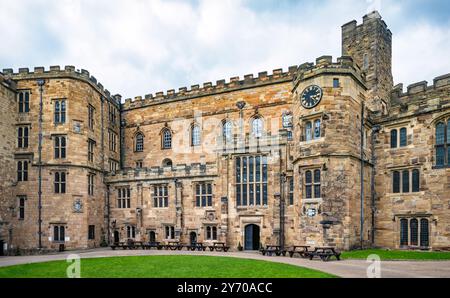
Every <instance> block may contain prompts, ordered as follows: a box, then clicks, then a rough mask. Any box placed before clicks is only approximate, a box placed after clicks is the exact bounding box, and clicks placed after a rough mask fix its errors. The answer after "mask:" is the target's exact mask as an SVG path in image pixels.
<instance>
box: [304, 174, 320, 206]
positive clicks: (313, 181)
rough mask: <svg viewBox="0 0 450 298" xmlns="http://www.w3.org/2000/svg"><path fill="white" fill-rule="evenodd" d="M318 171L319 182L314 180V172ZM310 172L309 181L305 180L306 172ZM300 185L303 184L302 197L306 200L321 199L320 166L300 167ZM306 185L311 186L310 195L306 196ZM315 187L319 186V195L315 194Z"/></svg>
mask: <svg viewBox="0 0 450 298" xmlns="http://www.w3.org/2000/svg"><path fill="white" fill-rule="evenodd" d="M317 171H319V175H320V178H319V182H317V181H316V179H315V178H316V175H315V174H316V172H317ZM308 172H310V173H311V182H307V181H306V180H307V173H308ZM302 176H303V177H302V185H303V190H304V191H303V199H304V200H306V201H311V200H320V199H322V194H323V193H322V167H321V166H316V167H308V168H304V169H302ZM308 187H311V197H310V198H308V197H307V196H308V193H307V189H308ZM316 187H319V194H320V195H319V196H316Z"/></svg>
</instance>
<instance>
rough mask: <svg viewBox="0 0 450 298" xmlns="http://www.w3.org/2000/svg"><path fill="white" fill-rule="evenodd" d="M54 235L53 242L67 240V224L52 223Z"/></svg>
mask: <svg viewBox="0 0 450 298" xmlns="http://www.w3.org/2000/svg"><path fill="white" fill-rule="evenodd" d="M52 227H53V229H52V230H53V231H52V234H53V237H52V242H55V243H64V242H66V225H65V224H52Z"/></svg>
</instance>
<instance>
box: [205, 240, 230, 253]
mask: <svg viewBox="0 0 450 298" xmlns="http://www.w3.org/2000/svg"><path fill="white" fill-rule="evenodd" d="M229 249H230V247H229V246H226V245H225V243H224V242H214V243H213V245H211V246H209V250H210V251H214V250H215V251H223V252H227V251H228V250H229Z"/></svg>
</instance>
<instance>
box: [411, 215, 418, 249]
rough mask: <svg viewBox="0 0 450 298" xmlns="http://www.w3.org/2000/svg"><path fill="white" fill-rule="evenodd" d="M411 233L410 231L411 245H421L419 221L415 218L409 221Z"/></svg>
mask: <svg viewBox="0 0 450 298" xmlns="http://www.w3.org/2000/svg"><path fill="white" fill-rule="evenodd" d="M409 233H410V235H411V236H410V237H411V239H410V245H413V246H417V245H419V243H418V239H419V221H418V220H417V219H415V218H413V219H411V220H410V221H409Z"/></svg>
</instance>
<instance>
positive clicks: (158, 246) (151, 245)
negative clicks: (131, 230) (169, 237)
mask: <svg viewBox="0 0 450 298" xmlns="http://www.w3.org/2000/svg"><path fill="white" fill-rule="evenodd" d="M142 247H143V248H144V249H152V248H156V249H157V250H161V249H162V245H161V244H160V242H147V243H144V244H143V245H142Z"/></svg>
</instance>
